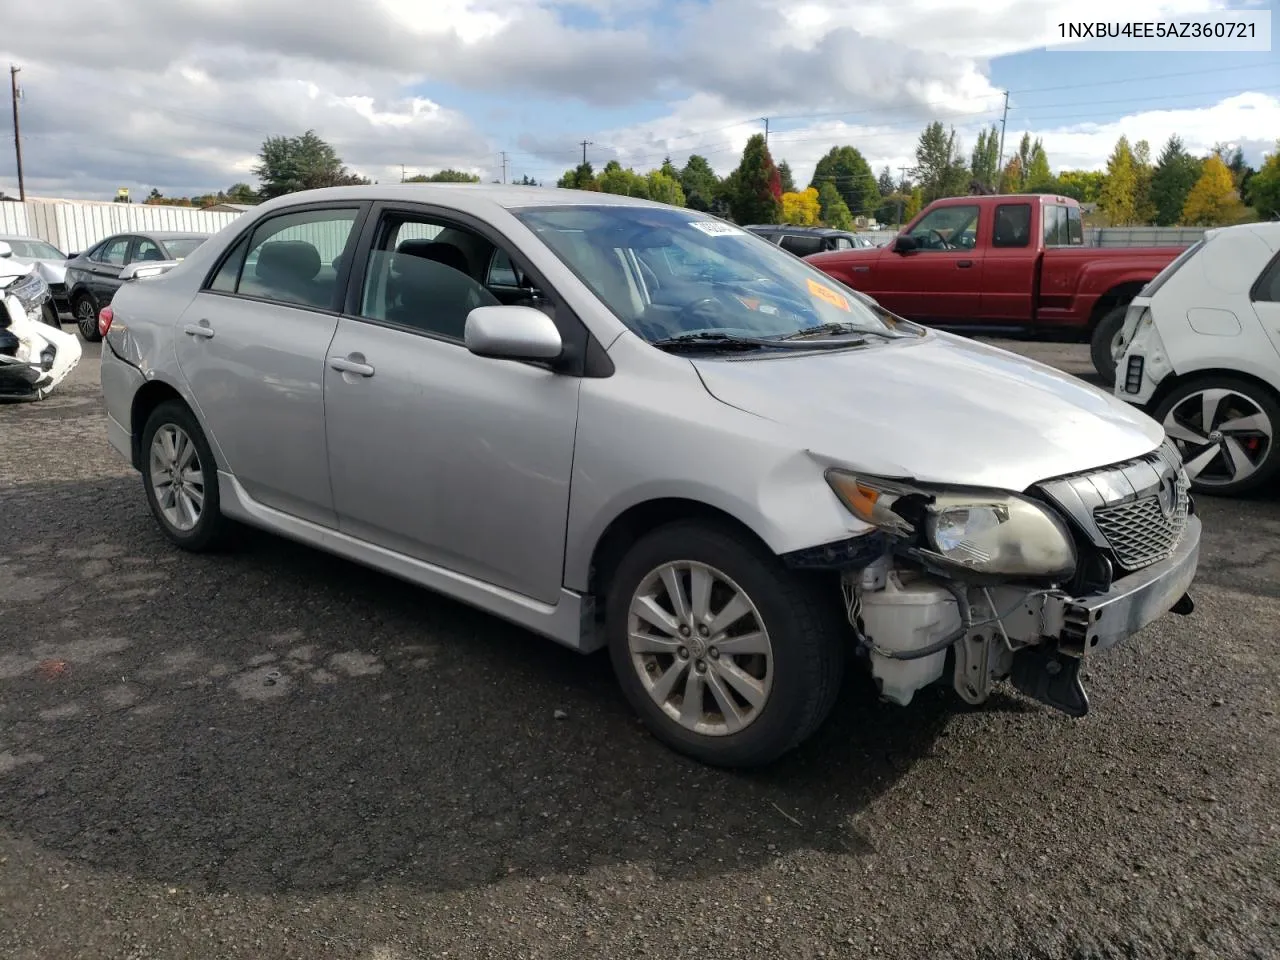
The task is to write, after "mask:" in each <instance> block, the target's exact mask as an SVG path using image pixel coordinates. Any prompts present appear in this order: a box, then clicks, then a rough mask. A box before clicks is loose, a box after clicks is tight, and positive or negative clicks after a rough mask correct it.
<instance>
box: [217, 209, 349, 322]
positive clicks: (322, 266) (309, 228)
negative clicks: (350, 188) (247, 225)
mask: <svg viewBox="0 0 1280 960" xmlns="http://www.w3.org/2000/svg"><path fill="white" fill-rule="evenodd" d="M358 213H359V211H358V210H356V209H355V208H351V209H344V210H305V211H301V212H298V213H286V214H281V215H280V216H276V217H270V218H269V219H267V220H264V221H263V222H262V223H260V224H258V225H257V227H255V228H254V231H253V239H252V240H251V241H250V242H249V248H248V253H247V256H246V257H245V259H244V264H243V267H242V269H241V270H240V276H239V282H238V283H237V285H236V287H235V292H236V293H238V294H240V295H241V296H246V297H256V298H259V299H262V300H272V301H275V302H277V303H287V304H296V305H297V306H301V307H312V308H315V309H320V310H336V309H338V302H337V301H338V289H337V282H338V265H335V263H334V261H335V260H337V259H338V258H339V257H340V256H341V255H342V252H343V251H344V250H345V249H346V247H347V242H348V240H349V239H350V237H351V230H352V227H353V226H354V225H355V222H356V217H357V215H358ZM230 259H231V260H234V259H235V258H234V257H232V258H230ZM228 262H230V261H228ZM339 265H340V264H339ZM224 266H225V265H224ZM220 275H221V272H220V274H219V276H220ZM217 279H218V278H215V283H216V282H217Z"/></svg>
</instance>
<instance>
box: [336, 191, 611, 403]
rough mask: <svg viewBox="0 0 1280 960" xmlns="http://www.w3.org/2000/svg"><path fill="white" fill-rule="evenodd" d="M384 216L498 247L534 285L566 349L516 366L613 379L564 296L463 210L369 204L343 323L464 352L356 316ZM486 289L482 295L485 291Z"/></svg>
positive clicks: (516, 249) (419, 331) (515, 247)
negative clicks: (552, 359)
mask: <svg viewBox="0 0 1280 960" xmlns="http://www.w3.org/2000/svg"><path fill="white" fill-rule="evenodd" d="M388 216H400V217H418V218H422V219H427V220H430V221H431V222H432V223H435V224H439V225H440V226H441V227H444V228H445V229H448V228H449V227H454V228H456V229H459V230H466V231H468V232H470V233H475V234H478V235H479V236H480V237H482V238H483V239H484V240H486V241H488V242H489V243H490V244H492V245H493V246H494V247H502V248H503V249H505V250H506V253H507V256H508V258H510V260H511V262H512V264H513V265H514V266H516V267H518V268H519V270H520V272H521V273H523V274H524V275H525V277H526V278H528V279H529V280H531V281H533V284H534V286H535V287H536V288H537V289H538V290H540V291H541V292H542V294H543V296H544V297H545V298H546V299H548V300H550V301H551V303H552V305H553V306H554V307H555V316H554V317H552V318H551V319H552V321H553V322H554V323H555V325H556V328H557V329H558V330H559V331H560V337H561V340H562V341H563V342H564V347H565V349H564V352H563V353H562V354H561V357H562V359H561V360H560V361H559V362H558V363H549V362H540V361H533V360H529V361H521V362H524V363H527V364H529V365H531V366H536V367H541V368H543V369H546V370H551V371H553V372H555V373H559V374H563V375H566V376H575V377H593V378H594V377H609V376H612V375H613V372H614V369H615V368H614V364H613V361H612V359H610V358H609V355H608V354H607V353H606V352H605V350H604V345H603V344H601V343H600V342H599V341H598V340H597V339H596V337H595V335H594V334H593V333H592V332H591V330H590V328H589V327H588V326H587V325H586V324H585V323H584V322H583V321H582V318H581V317H579V316H578V314H577V312H576V311H575V310H574V309H573V308H572V307H570V306H569V303H568V301H567V300H566V299H565V297H564V295H563V294H562V293H560V291H558V290H557V289H556V288H555V287H554V286H552V285H551V284H550V283H549V282H548V281H547V278H546V276H545V275H544V274H542V272H541V271H539V270H538V269H537V268H536V267H534V266H533V264H532V263H531V262H530V261H529V260H528V259H527V258H526V257H525V255H524V251H522V250H521V249H520V245H519V244H517V243H516V242H515V241H514V240H512V239H511V238H510V237H508V236H507V235H506V234H505V233H504V232H503V231H502V230H501V229H499V228H498V227H497V226H495V225H493V224H491V223H489V222H488V221H485V220H482V219H480V218H479V217H476V216H473V215H472V214H469V213H465V212H464V211H462V210H457V209H454V208H452V207H443V206H439V205H437V204H433V203H418V202H414V201H411V200H375V201H372V203H371V205H370V209H369V211H368V214H367V216H366V217H365V221H364V224H363V226H362V228H361V231H360V237H359V240H358V241H357V244H356V246H355V248H354V251H353V254H352V256H351V258H350V260H349V261H346V262H345V263H344V266H345V268H346V269H347V271H348V272H349V277H350V278H349V282H348V283H347V288H346V291H347V292H346V300H345V301H344V303H343V309H342V311H341V314H340V315H341V317H342V318H343V319H344V320H352V321H354V322H357V323H370V324H373V325H375V326H380V327H385V328H387V329H389V330H396V331H399V332H401V333H406V334H409V335H411V336H416V337H422V338H424V339H427V340H434V341H436V342H437V343H441V344H448V345H449V346H453V347H457V348H458V349H460V350H466V349H467V345H466V344H465V343H464V342H463V341H462V340H458V339H455V338H453V337H449V336H446V335H444V334H441V333H436V332H435V331H432V330H425V329H423V328H422V327H409V326H405V325H403V324H399V323H394V322H392V321H390V320H379V319H377V318H376V317H366V316H363V315H362V314H361V313H360V308H361V306H362V303H363V300H364V286H365V281H366V279H367V275H368V264H369V259H370V256H371V255H372V253H373V244H374V241H375V240H376V239H377V237H378V235H379V232H380V230H381V228H382V223H383V220H384V219H385V218H386V217H388ZM356 264H359V265H360V272H359V274H358V275H357V274H350V271H351V270H352V269H353V268H354V267H355V265H356ZM486 276H487V274H486ZM485 286H486V289H487V285H485Z"/></svg>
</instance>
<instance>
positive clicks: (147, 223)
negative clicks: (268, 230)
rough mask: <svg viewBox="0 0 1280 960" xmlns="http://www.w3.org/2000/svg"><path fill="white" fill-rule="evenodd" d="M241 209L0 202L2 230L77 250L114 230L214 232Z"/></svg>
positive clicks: (230, 220)
mask: <svg viewBox="0 0 1280 960" xmlns="http://www.w3.org/2000/svg"><path fill="white" fill-rule="evenodd" d="M239 216H240V214H238V213H230V212H225V213H224V212H216V213H215V212H213V211H210V210H196V209H194V208H192V207H163V206H159V205H152V204H144V203H102V202H95V201H88V200H28V201H27V202H26V203H10V202H0V232H2V233H11V234H12V233H16V234H21V235H23V236H28V237H39V238H40V239H41V240H46V241H48V242H49V243H51V244H53V245H54V246H55V247H57V248H58V249H59V250H61V251H62V252H63V253H68V254H70V253H79V252H81V251H82V250H85V249H87V248H88V247H90V246H92V245H93V244H95V243H97V242H98V241H99V240H101V239H102V238H103V237H109V236H111V235H112V234H113V233H124V232H128V231H144V230H176V231H190V232H192V233H217V232H218V231H219V230H221V229H222V228H223V227H225V226H226V225H227V224H229V223H231V222H232V221H233V220H235V219H236V218H237V217H239Z"/></svg>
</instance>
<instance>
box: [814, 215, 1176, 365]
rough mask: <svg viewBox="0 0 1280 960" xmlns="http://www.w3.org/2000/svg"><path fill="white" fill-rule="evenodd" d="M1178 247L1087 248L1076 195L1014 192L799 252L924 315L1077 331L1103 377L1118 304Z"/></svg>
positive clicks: (1059, 335)
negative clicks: (856, 244)
mask: <svg viewBox="0 0 1280 960" xmlns="http://www.w3.org/2000/svg"><path fill="white" fill-rule="evenodd" d="M1183 249H1184V248H1183V247H1116V248H1107V247H1086V246H1084V229H1083V224H1082V222H1081V219H1080V206H1079V204H1077V203H1076V201H1074V200H1072V199H1071V198H1069V197H1058V196H1051V195H1047V194H1013V195H997V196H973V197H948V198H947V199H944V200H936V201H934V202H933V203H931V204H929V206H927V207H925V209H924V210H922V211H920V214H919V215H918V216H917V217H916V218H915V219H914V220H912V221H911V222H910V223H908V224H907V225H906V227H904V228H903V230H902V232H901V233H899V234H898V236H897V238H896V239H894V240H893V241H891V242H890V243H888V244H886V245H885V246H883V247H875V248H871V249H866V248H856V249H853V250H832V251H828V252H824V253H815V254H812V255H810V256H808V257H805V259H806V260H807V261H808V262H810V263H812V264H813V265H814V266H815V267H817V268H818V269H820V270H822V271H823V272H824V273H826V274H828V275H829V276H831V277H833V278H834V279H836V280H839V281H840V282H841V283H844V284H846V285H848V286H850V287H852V288H853V289H855V290H861V291H862V292H863V293H866V294H868V295H869V296H871V297H874V298H875V299H876V300H878V301H879V302H880V303H881V304H882V305H883V306H884V308H885V309H886V310H890V311H892V312H893V313H896V314H898V315H899V316H903V317H906V318H907V319H909V320H916V321H919V322H921V323H926V324H928V325H930V326H936V327H942V328H951V329H955V330H961V331H964V332H968V333H980V332H981V333H1021V334H1027V333H1032V334H1036V335H1041V336H1044V335H1049V336H1050V337H1051V338H1052V339H1063V340H1077V339H1087V340H1088V341H1089V342H1090V345H1091V353H1092V356H1093V364H1094V367H1096V368H1097V370H1098V373H1099V374H1100V375H1101V377H1102V379H1103V380H1104V382H1106V383H1107V384H1110V383H1112V382H1113V381H1114V377H1115V360H1114V359H1113V357H1112V354H1111V351H1112V347H1113V342H1114V341H1116V340H1117V339H1118V338H1119V336H1120V328H1121V325H1122V324H1123V323H1124V314H1125V307H1126V306H1127V305H1128V303H1129V301H1130V300H1132V299H1133V298H1134V297H1135V296H1136V295H1137V293H1138V291H1139V290H1141V289H1142V288H1143V286H1145V285H1146V284H1147V282H1148V281H1150V280H1151V279H1152V278H1154V277H1155V275H1156V274H1157V273H1159V272H1160V271H1161V270H1163V269H1164V267H1165V266H1166V265H1167V264H1168V263H1170V262H1171V261H1172V260H1173V259H1174V258H1175V257H1176V256H1177V255H1178V254H1179V253H1181V252H1182V250H1183Z"/></svg>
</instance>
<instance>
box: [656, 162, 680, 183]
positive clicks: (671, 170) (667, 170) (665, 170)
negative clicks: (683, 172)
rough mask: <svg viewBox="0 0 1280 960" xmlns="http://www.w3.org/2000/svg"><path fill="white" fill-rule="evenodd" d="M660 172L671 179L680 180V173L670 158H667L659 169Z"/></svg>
mask: <svg viewBox="0 0 1280 960" xmlns="http://www.w3.org/2000/svg"><path fill="white" fill-rule="evenodd" d="M658 172H659V173H661V174H664V175H665V176H668V177H671V179H673V180H679V179H680V171H679V170H677V169H676V165H675V164H674V163H672V162H671V158H670V157H666V158H665V159H664V160H663V161H662V166H661V167H659V168H658Z"/></svg>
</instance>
